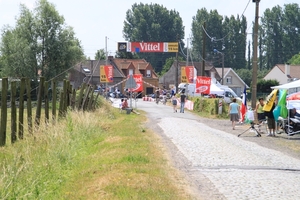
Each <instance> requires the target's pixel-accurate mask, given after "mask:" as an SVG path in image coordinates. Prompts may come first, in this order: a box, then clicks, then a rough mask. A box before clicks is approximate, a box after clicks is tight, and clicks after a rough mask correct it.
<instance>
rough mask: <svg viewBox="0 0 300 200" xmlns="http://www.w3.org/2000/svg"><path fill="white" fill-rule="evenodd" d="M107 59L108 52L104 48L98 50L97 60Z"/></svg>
mask: <svg viewBox="0 0 300 200" xmlns="http://www.w3.org/2000/svg"><path fill="white" fill-rule="evenodd" d="M105 59H106V54H105V51H104V49H99V50H97V52H96V54H95V60H105Z"/></svg>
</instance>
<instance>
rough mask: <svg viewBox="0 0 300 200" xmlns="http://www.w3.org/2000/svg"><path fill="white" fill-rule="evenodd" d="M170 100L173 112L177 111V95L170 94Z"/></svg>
mask: <svg viewBox="0 0 300 200" xmlns="http://www.w3.org/2000/svg"><path fill="white" fill-rule="evenodd" d="M171 100H172V105H173V110H174V113H175V112H177V97H176V96H175V94H174V95H173V96H172V98H171Z"/></svg>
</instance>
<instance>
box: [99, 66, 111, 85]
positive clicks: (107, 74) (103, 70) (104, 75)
mask: <svg viewBox="0 0 300 200" xmlns="http://www.w3.org/2000/svg"><path fill="white" fill-rule="evenodd" d="M113 81H114V79H113V66H112V65H101V66H100V82H102V83H112V82H113Z"/></svg>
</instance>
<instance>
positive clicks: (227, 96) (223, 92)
mask: <svg viewBox="0 0 300 200" xmlns="http://www.w3.org/2000/svg"><path fill="white" fill-rule="evenodd" d="M183 89H185V94H187V95H188V96H192V97H194V96H201V94H199V93H195V91H196V84H195V83H180V84H179V85H178V90H179V92H181V91H182V90H183ZM210 93H211V94H215V95H218V96H222V97H223V98H224V101H225V102H226V103H231V102H232V99H233V98H236V100H237V101H242V99H241V98H240V97H238V96H237V95H236V93H235V92H234V91H233V90H232V89H231V88H229V87H226V86H224V87H222V88H220V87H218V86H217V85H216V84H211V90H210Z"/></svg>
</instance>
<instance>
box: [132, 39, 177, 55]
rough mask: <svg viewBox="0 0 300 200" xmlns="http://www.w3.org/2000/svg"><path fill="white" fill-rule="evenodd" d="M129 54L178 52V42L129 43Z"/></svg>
mask: <svg viewBox="0 0 300 200" xmlns="http://www.w3.org/2000/svg"><path fill="white" fill-rule="evenodd" d="M127 52H137V53H139V52H148V53H151V52H153V53H155V52H178V43H177V42H128V43H127Z"/></svg>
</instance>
